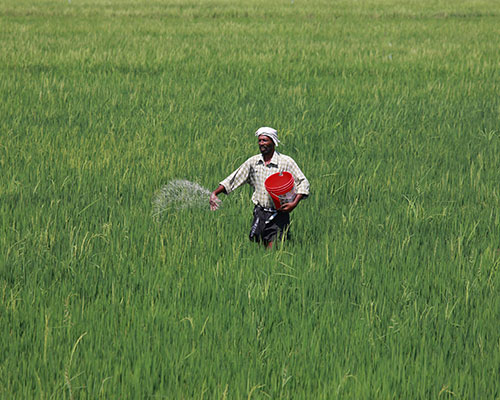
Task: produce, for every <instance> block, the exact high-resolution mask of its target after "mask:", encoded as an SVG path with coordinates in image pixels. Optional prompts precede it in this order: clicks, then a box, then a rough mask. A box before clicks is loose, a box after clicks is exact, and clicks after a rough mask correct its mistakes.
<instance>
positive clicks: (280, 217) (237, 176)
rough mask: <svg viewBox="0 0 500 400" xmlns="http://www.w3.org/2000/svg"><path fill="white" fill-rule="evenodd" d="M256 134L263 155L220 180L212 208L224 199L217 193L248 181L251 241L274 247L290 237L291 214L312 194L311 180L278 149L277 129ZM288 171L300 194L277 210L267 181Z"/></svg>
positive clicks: (250, 160) (211, 202)
mask: <svg viewBox="0 0 500 400" xmlns="http://www.w3.org/2000/svg"><path fill="white" fill-rule="evenodd" d="M255 136H257V137H258V144H259V149H260V153H261V154H257V155H255V156H253V157H250V158H249V159H248V160H246V161H245V162H244V163H243V164H242V165H241V166H240V167H239V168H238V169H237V170H236V171H234V172H233V173H232V174H231V175H229V176H228V177H227V178H226V179H224V180H223V181H222V182H220V184H219V187H218V188H217V189H215V190H214V191H213V192H212V194H211V195H210V209H211V210H212V211H214V210H216V209H217V208H218V207H219V203H220V199H219V198H218V197H217V196H218V195H219V194H220V193H225V194H229V193H231V192H232V191H233V190H235V189H237V188H238V187H240V186H241V185H243V184H244V183H248V184H250V186H252V187H253V188H254V193H253V196H252V202H253V203H254V205H255V208H254V211H253V222H252V227H251V230H250V240H252V241H254V242H258V243H259V242H261V243H263V244H264V245H265V246H266V247H268V248H271V247H272V246H273V242H274V241H275V240H276V239H278V240H280V239H281V238H286V234H287V233H288V229H287V227H288V225H289V224H290V213H291V212H292V211H293V209H294V208H295V207H297V204H299V202H300V200H302V199H303V198H305V197H307V196H308V195H309V181H308V180H307V179H306V177H305V176H304V174H303V173H302V171H301V170H300V168H299V167H298V166H297V164H296V163H295V161H294V160H293V159H292V158H291V157H288V156H285V155H283V154H280V153H278V152H277V151H275V147H277V146H278V143H279V140H278V133H277V132H276V130H275V129H273V128H269V127H262V128H259V130H258V131H257V132H255ZM285 171H288V172H290V173H291V174H292V176H293V178H294V180H295V192H296V196H295V199H294V200H293V201H292V202H291V203H286V204H284V205H282V206H281V207H280V208H279V209H278V210H276V208H275V206H274V202H273V200H272V198H271V196H270V195H269V193H268V192H267V191H266V188H265V186H264V181H265V180H266V179H267V178H268V177H269V176H270V175H272V174H275V173H277V172H285Z"/></svg>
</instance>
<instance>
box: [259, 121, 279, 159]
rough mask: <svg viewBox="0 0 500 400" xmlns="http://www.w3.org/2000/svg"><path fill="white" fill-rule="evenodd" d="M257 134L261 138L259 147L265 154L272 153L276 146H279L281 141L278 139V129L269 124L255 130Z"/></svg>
mask: <svg viewBox="0 0 500 400" xmlns="http://www.w3.org/2000/svg"><path fill="white" fill-rule="evenodd" d="M255 136H257V137H258V140H259V149H260V152H261V153H262V154H263V155H266V154H272V153H273V152H274V148H275V147H276V146H278V143H279V142H280V141H279V140H278V132H277V131H276V129H273V128H269V127H268V126H263V127H262V128H259V129H258V130H257V132H255Z"/></svg>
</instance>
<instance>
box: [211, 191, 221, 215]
mask: <svg viewBox="0 0 500 400" xmlns="http://www.w3.org/2000/svg"><path fill="white" fill-rule="evenodd" d="M219 206H220V199H219V198H218V197H217V195H216V194H215V193H214V192H212V193H211V194H210V210H212V211H215V210H217V209H218V208H219Z"/></svg>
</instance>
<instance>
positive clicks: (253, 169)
mask: <svg viewBox="0 0 500 400" xmlns="http://www.w3.org/2000/svg"><path fill="white" fill-rule="evenodd" d="M285 171H288V172H290V173H291V174H292V175H293V178H294V180H295V192H296V193H297V194H302V195H303V196H304V197H307V196H308V195H309V181H308V180H307V178H306V177H305V175H304V174H303V173H302V171H301V170H300V168H299V167H298V166H297V164H296V162H295V161H294V160H293V159H292V158H291V157H288V156H285V155H283V154H280V153H278V152H277V151H275V152H274V154H273V157H272V158H271V162H270V163H269V164H268V165H265V164H264V158H263V157H262V154H257V155H256V156H253V157H250V158H249V159H248V160H246V161H245V162H244V163H243V164H241V166H240V167H239V168H238V169H237V170H236V171H234V172H233V173H232V174H231V175H229V176H228V177H227V178H226V179H224V180H223V181H222V182H220V184H221V185H222V186H224V188H225V189H226V193H227V194H229V193H231V192H232V191H233V190H235V189H237V188H239V187H240V186H241V185H243V184H245V183H248V184H249V185H250V186H252V187H253V188H254V193H253V195H252V202H253V203H254V204H255V205H258V206H262V207H266V208H274V203H273V200H272V198H271V196H270V195H269V193H268V192H267V191H266V188H265V186H264V182H265V180H266V179H267V178H268V177H269V176H271V175H272V174H275V173H277V172H285Z"/></svg>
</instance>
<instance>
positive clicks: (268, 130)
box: [255, 126, 280, 147]
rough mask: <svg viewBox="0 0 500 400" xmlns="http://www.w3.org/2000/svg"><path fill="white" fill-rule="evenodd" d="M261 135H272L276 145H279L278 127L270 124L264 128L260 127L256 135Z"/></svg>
mask: <svg viewBox="0 0 500 400" xmlns="http://www.w3.org/2000/svg"><path fill="white" fill-rule="evenodd" d="M260 135H264V136H268V137H270V138H271V139H272V141H273V142H274V145H275V146H276V147H278V143H279V142H280V141H279V140H278V131H277V130H276V129H273V128H269V127H268V126H263V127H262V128H259V129H258V130H257V132H255V136H260Z"/></svg>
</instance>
